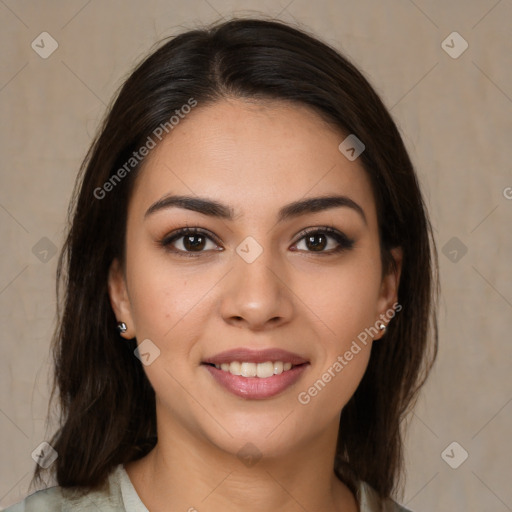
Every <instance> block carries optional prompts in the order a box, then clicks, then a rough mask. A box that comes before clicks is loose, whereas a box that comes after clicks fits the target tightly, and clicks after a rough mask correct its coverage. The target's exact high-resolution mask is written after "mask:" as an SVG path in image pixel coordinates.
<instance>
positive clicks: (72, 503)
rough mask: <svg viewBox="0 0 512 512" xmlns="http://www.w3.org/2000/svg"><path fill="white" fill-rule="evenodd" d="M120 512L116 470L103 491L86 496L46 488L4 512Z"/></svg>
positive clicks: (54, 488)
mask: <svg viewBox="0 0 512 512" xmlns="http://www.w3.org/2000/svg"><path fill="white" fill-rule="evenodd" d="M76 510H79V511H80V512H98V510H101V511H102V512H120V511H124V510H125V508H124V505H123V501H122V497H121V490H120V487H119V483H118V475H117V470H115V471H114V472H113V473H111V474H110V476H109V478H108V480H107V482H106V484H105V488H104V489H103V490H98V491H91V492H88V493H86V494H84V493H83V492H81V490H80V489H77V488H63V487H59V486H54V487H48V488H47V489H42V490H40V491H37V492H34V493H33V494H31V495H30V496H27V497H26V498H25V499H24V500H23V501H20V502H19V503H16V504H14V505H12V506H10V507H8V508H6V509H5V510H4V512H71V511H76Z"/></svg>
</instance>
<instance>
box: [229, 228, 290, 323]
mask: <svg viewBox="0 0 512 512" xmlns="http://www.w3.org/2000/svg"><path fill="white" fill-rule="evenodd" d="M233 256H234V257H233V268H232V271H231V272H230V273H229V274H230V275H229V281H228V282H229V284H228V286H227V289H226V290H225V293H224V296H223V298H222V315H223V317H224V318H225V320H226V321H233V320H234V319H236V320H237V321H238V322H240V321H242V320H243V321H245V322H247V324H248V325H249V326H251V327H252V328H256V327H262V326H264V325H265V324H266V323H267V322H269V321H273V322H274V323H275V322H276V321H277V320H278V319H281V321H284V320H285V319H286V318H287V317H289V315H290V314H291V309H292V308H291V302H290V297H289V293H288V291H287V290H288V289H287V287H286V286H285V283H284V279H283V278H284V276H282V275H280V273H281V274H282V268H283V266H282V265H281V264H280V262H279V261H278V258H277V256H276V254H274V252H273V251H272V250H271V249H270V248H264V247H263V246H262V245H260V244H259V243H258V242H257V241H256V240H255V239H254V238H252V237H247V238H246V239H245V240H243V241H242V242H241V243H240V244H239V245H238V247H237V248H236V253H235V254H234V255H233Z"/></svg>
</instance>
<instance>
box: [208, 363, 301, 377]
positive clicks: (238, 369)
mask: <svg viewBox="0 0 512 512" xmlns="http://www.w3.org/2000/svg"><path fill="white" fill-rule="evenodd" d="M291 367H292V363H283V362H282V361H275V362H272V361H267V362H265V363H246V362H243V363H240V362H239V361H233V362H232V363H222V364H216V365H215V368H218V369H219V370H223V371H225V372H229V373H231V374H232V375H241V376H242V377H259V378H260V379H266V378H267V377H272V375H279V374H281V373H283V372H286V371H288V370H289V369H290V368H291Z"/></svg>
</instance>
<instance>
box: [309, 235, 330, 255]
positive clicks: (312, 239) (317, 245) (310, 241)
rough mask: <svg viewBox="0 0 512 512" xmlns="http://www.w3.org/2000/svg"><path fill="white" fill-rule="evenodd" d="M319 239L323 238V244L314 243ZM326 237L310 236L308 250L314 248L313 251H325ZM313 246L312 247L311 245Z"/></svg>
mask: <svg viewBox="0 0 512 512" xmlns="http://www.w3.org/2000/svg"><path fill="white" fill-rule="evenodd" d="M317 238H322V242H320V243H316V244H315V243H314V240H315V239H317ZM325 239H326V237H325V236H324V235H321V234H320V235H318V234H317V235H310V236H309V237H308V238H306V246H307V247H308V249H311V248H313V250H320V251H321V250H322V249H325V241H326V240H325ZM310 244H311V245H310Z"/></svg>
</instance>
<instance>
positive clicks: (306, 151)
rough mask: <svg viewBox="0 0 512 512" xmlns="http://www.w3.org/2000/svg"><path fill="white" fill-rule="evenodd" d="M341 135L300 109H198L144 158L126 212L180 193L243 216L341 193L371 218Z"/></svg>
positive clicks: (268, 103) (368, 193) (365, 180)
mask: <svg viewBox="0 0 512 512" xmlns="http://www.w3.org/2000/svg"><path fill="white" fill-rule="evenodd" d="M346 135H347V134H344V133H343V132H342V131H341V130H339V129H337V128H336V127H335V126H334V125H332V124H328V123H326V122H325V121H324V120H323V119H322V118H321V117H320V116H319V115H318V114H317V113H316V112H315V111H314V110H313V109H311V108H309V107H307V106H304V105H299V104H294V103H289V102H283V101H277V100H264V101H261V100H258V101H248V100H241V99H230V100H221V101H218V102H216V103H213V104H209V105H206V106H201V104H200V103H199V104H198V106H197V107H195V109H194V110H193V111H192V112H191V113H190V114H189V115H187V116H186V117H185V118H184V119H182V120H181V121H180V123H179V124H178V125H176V126H175V127H174V128H173V130H172V131H171V132H170V133H169V135H168V136H167V137H166V138H164V139H163V141H162V142H161V143H160V144H159V145H158V146H157V147H156V148H155V149H153V150H152V152H151V153H150V154H149V155H148V157H146V161H145V162H144V165H143V167H142V169H141V171H140V173H139V176H138V177H137V181H136V183H135V187H134V193H133V195H132V201H131V203H133V204H131V206H130V208H132V209H133V208H135V209H136V210H138V211H140V213H142V214H143V211H142V210H143V209H144V208H147V207H148V206H149V205H150V204H151V203H152V202H154V201H156V200H158V199H159V198H160V197H162V196H163V195H165V194H171V193H172V194H186V195H198V196H208V197H211V198H214V199H217V200H220V201H222V202H224V203H227V204H229V205H232V206H233V209H234V211H235V214H236V215H237V216H243V217H248V216H253V215H257V214H259V213H260V214H261V213H263V212H271V211H276V210H277V209H279V207H280V206H282V205H283V204H287V203H290V202H292V201H296V200H298V199H300V198H304V197H307V196H318V195H327V194H333V193H339V194H343V195H348V196H350V197H351V198H352V199H353V200H355V201H357V202H358V203H359V204H361V206H363V208H364V209H365V211H366V212H367V213H368V214H369V215H370V217H371V216H374V215H375V206H374V200H373V194H372V190H371V183H370V179H369V177H368V175H367V173H366V171H365V169H364V168H363V166H362V164H360V162H359V161H358V160H357V159H356V160H354V161H349V160H348V159H347V158H346V157H345V156H344V155H343V154H342V153H341V152H340V151H339V149H338V146H339V144H340V143H341V141H342V140H343V139H344V138H345V137H346Z"/></svg>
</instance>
